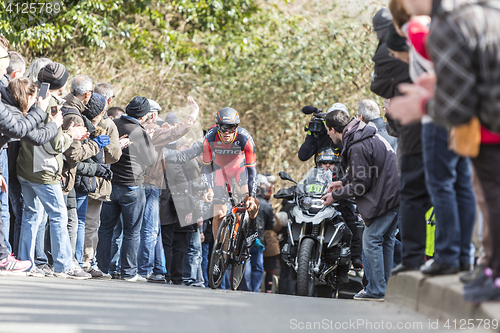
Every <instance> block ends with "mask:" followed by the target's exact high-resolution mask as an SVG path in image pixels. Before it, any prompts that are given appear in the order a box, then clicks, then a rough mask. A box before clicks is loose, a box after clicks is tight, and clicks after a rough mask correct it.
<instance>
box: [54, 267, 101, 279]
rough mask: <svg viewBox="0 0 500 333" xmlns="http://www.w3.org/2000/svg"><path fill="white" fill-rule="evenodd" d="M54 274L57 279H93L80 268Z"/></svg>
mask: <svg viewBox="0 0 500 333" xmlns="http://www.w3.org/2000/svg"><path fill="white" fill-rule="evenodd" d="M54 274H55V276H56V277H59V278H63V279H75V280H87V279H91V278H92V275H90V274H89V273H87V272H85V271H84V270H83V269H81V268H80V267H75V268H72V269H68V270H67V271H65V272H61V273H54Z"/></svg>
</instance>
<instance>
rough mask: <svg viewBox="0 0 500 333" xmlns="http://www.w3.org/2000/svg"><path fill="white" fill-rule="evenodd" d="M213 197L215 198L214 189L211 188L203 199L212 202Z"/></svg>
mask: <svg viewBox="0 0 500 333" xmlns="http://www.w3.org/2000/svg"><path fill="white" fill-rule="evenodd" d="M213 198H214V191H213V190H212V189H211V188H209V189H208V190H207V192H206V193H205V194H204V195H203V200H204V201H205V202H211V201H212V199H213Z"/></svg>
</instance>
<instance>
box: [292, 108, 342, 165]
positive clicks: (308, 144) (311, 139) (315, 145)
mask: <svg viewBox="0 0 500 333" xmlns="http://www.w3.org/2000/svg"><path fill="white" fill-rule="evenodd" d="M335 110H339V111H342V112H345V113H346V114H347V116H349V110H348V109H347V107H346V106H345V105H344V104H342V103H334V104H333V105H332V107H331V108H329V109H328V111H327V112H326V113H327V114H328V113H330V112H332V111H335ZM306 129H307V136H306V139H305V140H304V143H303V144H302V146H300V149H299V153H298V155H299V159H300V160H301V161H302V162H305V161H307V160H309V159H310V158H311V157H313V156H316V155H317V154H318V153H319V152H320V150H321V149H323V148H328V147H329V148H333V149H336V148H337V149H339V151H342V142H339V143H334V142H333V141H332V139H331V138H330V137H329V136H328V133H327V128H326V125H325V127H324V129H323V130H322V131H321V133H320V134H317V135H314V134H313V133H311V132H310V131H309V126H307V127H306Z"/></svg>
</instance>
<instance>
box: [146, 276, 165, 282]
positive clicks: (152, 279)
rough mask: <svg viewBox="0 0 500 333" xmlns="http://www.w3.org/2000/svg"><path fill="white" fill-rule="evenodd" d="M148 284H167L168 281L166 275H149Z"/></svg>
mask: <svg viewBox="0 0 500 333" xmlns="http://www.w3.org/2000/svg"><path fill="white" fill-rule="evenodd" d="M148 282H152V283H167V281H166V280H165V275H163V274H151V275H149V276H148Z"/></svg>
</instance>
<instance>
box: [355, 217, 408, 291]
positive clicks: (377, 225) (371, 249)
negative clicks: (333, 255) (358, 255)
mask: <svg viewBox="0 0 500 333" xmlns="http://www.w3.org/2000/svg"><path fill="white" fill-rule="evenodd" d="M398 209H399V207H397V208H395V209H391V210H389V211H388V212H387V213H385V214H384V215H382V216H380V217H377V218H376V219H375V220H373V222H372V224H370V226H366V227H365V231H364V232H363V253H364V255H365V258H366V262H367V264H368V270H369V273H368V276H367V279H368V285H367V286H366V293H367V294H368V295H371V296H376V297H378V296H384V295H385V289H386V287H387V281H389V277H390V276H391V270H392V268H393V262H394V239H395V235H396V227H397V222H398ZM363 263H365V262H364V261H363Z"/></svg>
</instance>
